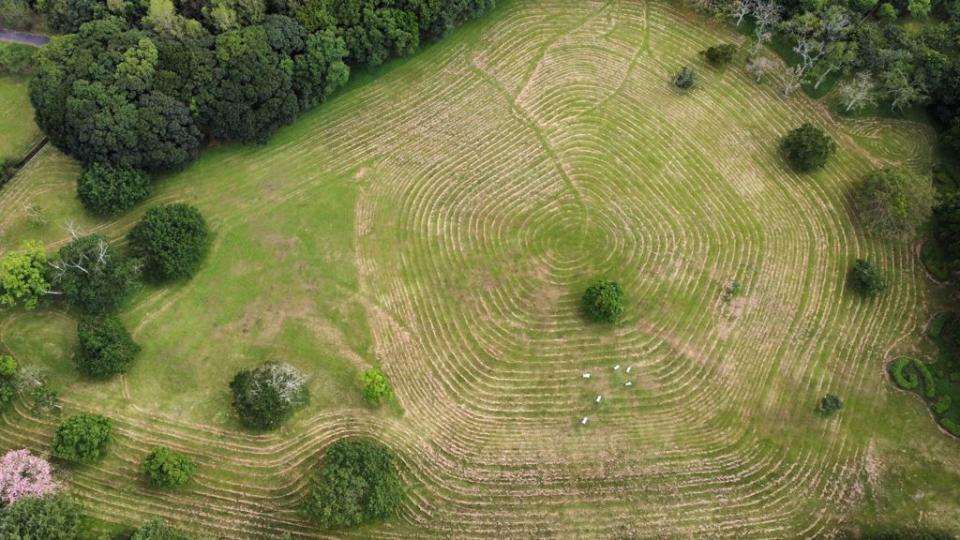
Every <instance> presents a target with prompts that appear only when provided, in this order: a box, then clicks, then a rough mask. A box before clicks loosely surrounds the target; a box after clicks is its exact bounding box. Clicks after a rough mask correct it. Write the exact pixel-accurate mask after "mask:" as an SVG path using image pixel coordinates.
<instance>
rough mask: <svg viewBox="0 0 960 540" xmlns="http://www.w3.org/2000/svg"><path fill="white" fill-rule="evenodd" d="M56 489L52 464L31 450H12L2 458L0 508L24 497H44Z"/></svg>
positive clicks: (0, 465) (0, 464) (0, 467)
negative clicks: (33, 453)
mask: <svg viewBox="0 0 960 540" xmlns="http://www.w3.org/2000/svg"><path fill="white" fill-rule="evenodd" d="M56 489H57V484H56V482H54V481H53V474H52V471H51V469H50V464H49V463H48V462H47V460H45V459H43V458H39V457H36V456H34V455H32V454H31V453H30V451H29V450H26V449H24V450H10V451H9V452H7V453H6V454H4V455H3V457H2V458H0V506H5V505H8V504H12V503H14V502H16V501H17V500H19V499H22V498H24V497H44V496H46V495H49V494H51V493H53V492H54V491H56Z"/></svg>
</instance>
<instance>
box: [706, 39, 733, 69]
mask: <svg viewBox="0 0 960 540" xmlns="http://www.w3.org/2000/svg"><path fill="white" fill-rule="evenodd" d="M735 54H737V46H736V45H734V44H732V43H724V44H722V45H712V46H710V47H708V48H707V49H706V50H705V51H703V56H704V57H705V58H706V59H707V61H708V62H710V63H711V64H713V65H715V66H718V67H722V66H725V65H727V64H729V63H730V62H732V61H733V57H734V55H735Z"/></svg>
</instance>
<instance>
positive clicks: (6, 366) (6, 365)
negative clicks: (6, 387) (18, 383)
mask: <svg viewBox="0 0 960 540" xmlns="http://www.w3.org/2000/svg"><path fill="white" fill-rule="evenodd" d="M16 374H17V361H16V360H14V359H13V357H12V356H9V355H6V354H0V378H4V379H6V378H10V377H13V376H14V375H16Z"/></svg>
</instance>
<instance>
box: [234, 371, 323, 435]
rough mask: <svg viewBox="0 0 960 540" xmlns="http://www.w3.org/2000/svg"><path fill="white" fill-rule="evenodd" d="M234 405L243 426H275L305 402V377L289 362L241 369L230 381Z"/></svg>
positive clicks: (257, 427)
mask: <svg viewBox="0 0 960 540" xmlns="http://www.w3.org/2000/svg"><path fill="white" fill-rule="evenodd" d="M230 390H231V391H232V392H233V408H234V409H235V410H236V411H237V414H238V415H239V416H240V421H241V422H242V423H243V425H245V426H247V427H250V428H254V429H274V428H277V427H279V426H280V424H282V423H283V422H284V421H285V420H286V419H288V418H290V416H292V415H293V413H294V411H295V410H296V409H298V408H300V407H302V406H303V405H305V404H306V403H307V400H308V399H309V393H308V390H307V386H306V379H305V378H304V376H303V375H302V374H301V373H300V372H299V371H297V370H296V368H294V367H293V366H291V365H290V364H277V363H272V362H268V363H266V364H263V365H262V366H259V367H257V368H254V369H244V370H242V371H240V372H239V373H237V374H236V376H234V378H233V380H232V381H231V382H230Z"/></svg>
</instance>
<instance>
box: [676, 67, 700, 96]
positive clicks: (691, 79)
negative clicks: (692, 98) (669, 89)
mask: <svg viewBox="0 0 960 540" xmlns="http://www.w3.org/2000/svg"><path fill="white" fill-rule="evenodd" d="M695 84H697V74H696V73H694V71H693V69H691V68H689V67H687V66H683V68H681V69H680V71H678V72H677V74H676V75H674V77H673V85H674V86H676V87H677V88H680V89H681V90H687V89H690V88H693V86H694V85H695Z"/></svg>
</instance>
